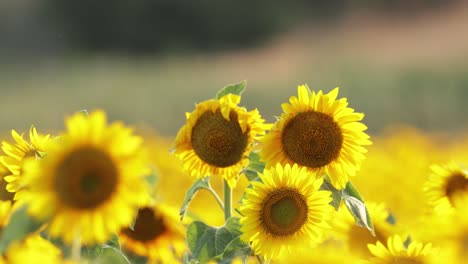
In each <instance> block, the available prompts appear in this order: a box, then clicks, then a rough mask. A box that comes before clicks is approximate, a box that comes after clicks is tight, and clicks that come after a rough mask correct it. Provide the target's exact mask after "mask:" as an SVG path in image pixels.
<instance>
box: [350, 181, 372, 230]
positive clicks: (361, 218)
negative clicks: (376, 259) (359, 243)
mask: <svg viewBox="0 0 468 264" xmlns="http://www.w3.org/2000/svg"><path fill="white" fill-rule="evenodd" d="M342 195H343V199H344V202H345V204H346V207H347V208H348V210H349V212H350V213H351V215H352V216H353V217H354V219H355V221H356V224H357V225H358V226H362V227H365V228H367V229H368V230H369V231H370V232H371V233H372V235H375V231H374V225H373V224H372V220H371V218H370V215H369V211H368V210H367V207H366V205H365V204H364V200H363V199H362V197H361V195H360V194H359V192H358V190H357V189H356V187H354V185H353V184H352V183H351V182H348V183H347V184H346V188H345V189H343V190H342Z"/></svg>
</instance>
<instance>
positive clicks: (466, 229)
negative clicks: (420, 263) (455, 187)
mask: <svg viewBox="0 0 468 264" xmlns="http://www.w3.org/2000/svg"><path fill="white" fill-rule="evenodd" d="M460 198H461V199H460V203H459V205H458V206H457V207H456V208H455V209H453V210H452V211H450V213H448V212H446V213H447V214H445V215H441V214H432V215H430V217H426V221H425V222H424V225H423V226H422V229H424V231H425V232H424V238H425V239H427V240H429V241H434V243H437V246H440V248H441V252H440V253H441V256H442V257H443V259H445V261H444V262H445V263H453V264H458V263H460V264H461V263H466V260H467V259H468V197H463V198H462V197H460ZM441 263H442V262H441Z"/></svg>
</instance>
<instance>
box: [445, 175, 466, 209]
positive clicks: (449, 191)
mask: <svg viewBox="0 0 468 264" xmlns="http://www.w3.org/2000/svg"><path fill="white" fill-rule="evenodd" d="M463 193H465V194H468V179H467V178H466V177H465V175H463V174H462V173H457V174H454V175H452V176H450V177H449V179H448V181H447V184H446V185H445V195H446V196H447V197H448V198H449V200H450V202H452V203H454V200H455V199H456V197H457V196H458V195H460V194H463Z"/></svg>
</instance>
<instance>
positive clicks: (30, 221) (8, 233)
mask: <svg viewBox="0 0 468 264" xmlns="http://www.w3.org/2000/svg"><path fill="white" fill-rule="evenodd" d="M42 224H43V223H42V222H39V221H37V220H36V219H34V218H32V217H30V216H29V215H28V213H27V207H26V206H23V207H21V208H19V209H18V210H16V211H15V212H14V213H13V214H12V215H11V217H10V221H9V223H8V225H7V226H5V227H4V228H3V230H2V236H1V238H0V254H3V253H4V252H5V250H6V249H7V248H8V246H9V245H10V244H11V243H12V242H15V241H18V240H21V239H23V238H25V237H26V236H27V235H29V234H31V233H33V232H36V231H37V230H38V229H39V228H40V227H41V226H42Z"/></svg>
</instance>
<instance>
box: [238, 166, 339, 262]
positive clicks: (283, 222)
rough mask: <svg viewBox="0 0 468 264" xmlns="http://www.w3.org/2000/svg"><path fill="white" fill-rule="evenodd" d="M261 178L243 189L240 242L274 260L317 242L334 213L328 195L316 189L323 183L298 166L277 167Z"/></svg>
mask: <svg viewBox="0 0 468 264" xmlns="http://www.w3.org/2000/svg"><path fill="white" fill-rule="evenodd" d="M260 179H261V181H262V182H252V186H253V187H252V188H248V189H246V196H245V198H244V199H243V201H242V202H243V205H242V206H241V208H240V212H241V214H242V215H243V216H242V218H241V220H240V223H241V225H242V227H241V231H242V233H243V234H242V239H243V240H244V241H247V242H251V245H252V249H253V250H254V251H255V254H257V255H258V254H259V255H262V256H264V257H265V258H267V259H275V258H278V257H282V256H284V255H287V254H288V253H289V252H290V250H291V249H296V248H298V247H312V246H314V245H316V244H317V243H318V242H320V241H321V239H322V237H323V230H324V228H327V227H328V220H329V218H330V216H331V213H332V212H333V207H332V206H331V205H330V204H329V203H330V202H331V197H330V192H328V191H321V190H319V189H320V186H321V185H322V182H323V180H322V179H316V177H315V175H314V174H313V173H311V172H309V171H307V169H306V168H304V167H301V168H299V167H298V165H297V164H294V165H293V166H292V167H291V166H290V165H289V164H287V165H286V166H285V167H284V168H283V166H281V165H280V164H277V166H276V167H273V168H270V169H266V170H265V171H264V173H263V174H260Z"/></svg>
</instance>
